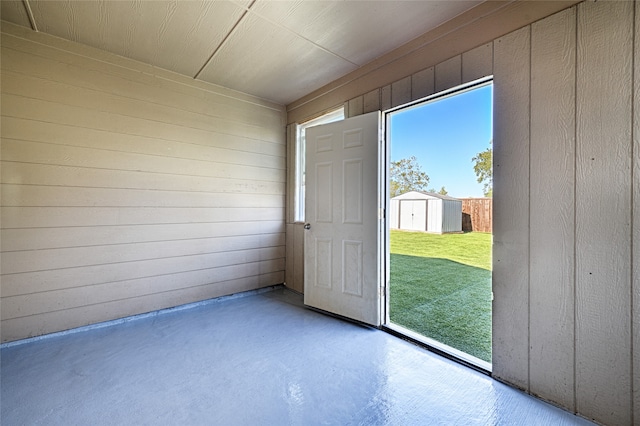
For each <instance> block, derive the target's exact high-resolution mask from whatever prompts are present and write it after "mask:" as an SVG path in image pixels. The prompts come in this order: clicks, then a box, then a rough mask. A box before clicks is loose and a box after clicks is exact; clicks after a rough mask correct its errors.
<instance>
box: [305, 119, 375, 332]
mask: <svg viewBox="0 0 640 426" xmlns="http://www.w3.org/2000/svg"><path fill="white" fill-rule="evenodd" d="M380 135H381V132H380V112H372V113H369V114H365V115H361V116H358V117H353V118H349V119H346V120H343V121H338V122H335V123H330V124H325V125H321V126H316V127H310V128H308V129H307V130H306V138H305V139H306V144H307V145H306V182H305V187H306V189H305V192H306V194H305V196H306V201H305V203H306V204H305V215H306V222H307V223H306V224H305V228H306V230H305V236H304V303H305V304H306V305H308V306H312V307H314V308H318V309H322V310H324V311H328V312H332V313H334V314H338V315H341V316H344V317H347V318H351V319H355V320H358V321H361V322H364V323H367V324H371V325H375V326H379V325H380V324H381V289H382V280H381V277H382V276H383V275H382V274H381V270H382V265H384V262H381V256H382V254H383V252H382V251H381V249H382V243H381V241H382V237H383V233H382V229H383V218H382V217H383V216H382V215H381V214H380V212H381V211H382V209H381V207H382V206H383V205H384V204H383V203H384V198H383V197H381V194H384V192H382V191H381V187H382V180H381V178H380V176H379V173H378V171H379V170H380V164H381V163H382V156H381V154H380V152H381V149H380V147H381V138H380Z"/></svg>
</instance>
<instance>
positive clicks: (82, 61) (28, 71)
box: [1, 22, 286, 342]
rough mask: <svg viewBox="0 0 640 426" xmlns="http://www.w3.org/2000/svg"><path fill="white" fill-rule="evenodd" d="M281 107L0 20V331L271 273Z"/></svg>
mask: <svg viewBox="0 0 640 426" xmlns="http://www.w3.org/2000/svg"><path fill="white" fill-rule="evenodd" d="M285 146H286V144H285V114H284V109H283V107H281V106H279V105H275V104H271V103H268V102H265V101H262V100H259V99H256V98H253V97H250V96H248V95H245V94H241V93H237V92H233V91H231V90H227V89H224V88H221V87H217V86H213V85H208V84H204V83H201V82H196V81H193V80H191V79H188V78H186V77H181V76H178V75H176V74H173V73H170V72H165V71H162V70H158V69H155V68H153V67H150V66H147V65H144V64H140V63H137V62H135V61H131V60H127V59H124V58H120V57H117V56H113V55H110V54H107V53H105V52H101V51H99V50H96V49H92V48H88V47H86V46H81V45H77V44H75V43H71V42H67V41H64V40H60V39H57V38H54V37H50V36H47V35H45V34H38V33H33V32H31V31H28V30H26V29H24V28H21V27H17V26H14V25H11V24H9V23H6V22H3V23H2V147H1V148H2V149H1V156H2V181H1V182H2V198H1V201H2V230H1V232H2V235H1V237H2V240H1V249H2V260H1V268H2V269H1V272H2V287H1V295H2V298H1V316H2V329H1V330H2V341H5V342H6V341H12V340H16V339H22V338H27V337H31V336H37V335H41V334H45V333H50V332H55V331H60V330H65V329H69V328H73V327H78V326H83V325H87V324H92V323H96V322H100V321H105V320H111V319H115V318H119V317H124V316H128V315H133V314H138V313H143V312H149V311H153V310H156V309H161V308H166V307H172V306H176V305H180V304H184V303H189V302H194V301H199V300H203V299H208V298H212V297H217V296H221V295H226V294H231V293H236V292H240V291H244V290H250V289H255V288H259V287H264V286H268V285H273V284H279V283H282V282H283V281H284V260H285V227H284V226H285V225H284V223H285V221H284V212H285V209H284V204H285V180H286V163H285V157H286V150H285Z"/></svg>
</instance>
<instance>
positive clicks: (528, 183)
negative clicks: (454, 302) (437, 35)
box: [288, 1, 640, 425]
mask: <svg viewBox="0 0 640 426" xmlns="http://www.w3.org/2000/svg"><path fill="white" fill-rule="evenodd" d="M638 7H640V5H638V3H637V2H629V1H621V2H591V1H589V2H583V3H580V4H578V5H576V6H573V7H571V8H569V9H566V10H564V11H561V12H559V13H556V14H554V15H551V16H549V17H547V18H545V19H542V20H539V21H537V22H535V23H533V24H530V25H526V26H523V27H522V28H519V29H517V30H515V31H512V32H510V33H508V34H506V35H504V36H501V37H499V38H496V39H495V40H493V42H491V43H488V44H484V45H482V46H480V47H477V48H474V49H472V50H469V51H466V52H464V53H462V55H461V59H460V58H458V57H451V58H449V59H447V60H443V61H442V62H439V63H437V64H433V62H430V60H431V58H432V57H433V56H428V55H427V54H426V53H421V52H420V51H416V52H413V53H411V54H409V55H407V56H403V57H402V59H398V61H397V63H394V64H392V65H389V66H388V67H387V68H386V70H387V71H384V70H377V71H375V73H376V74H375V80H376V81H380V82H381V84H380V85H379V87H378V88H376V87H371V86H367V85H366V84H364V83H363V82H362V81H358V82H357V84H359V85H360V86H358V87H360V88H361V89H362V90H361V94H359V95H358V97H360V96H362V97H363V103H364V104H365V105H366V106H365V108H364V109H365V110H370V109H371V108H373V107H374V106H376V105H377V106H379V107H380V108H381V109H385V108H389V107H390V106H391V104H392V99H394V96H393V90H394V87H396V88H400V90H402V95H401V96H404V94H405V93H407V92H408V91H410V93H411V94H412V100H415V99H418V98H420V97H422V96H426V95H428V94H430V93H432V92H433V91H434V90H436V88H437V89H438V90H441V89H447V88H449V87H446V86H448V85H451V84H456V83H458V82H460V78H462V82H466V81H470V80H474V79H476V78H479V77H482V76H484V75H491V74H493V76H494V99H495V105H494V120H495V122H494V203H495V204H494V256H493V257H494V260H493V270H494V273H493V291H494V304H493V315H494V318H493V327H494V328H493V376H494V377H495V378H497V379H499V380H502V381H505V382H508V383H510V384H512V385H514V386H517V387H519V388H522V389H523V390H525V391H527V392H529V393H531V394H534V395H537V396H540V397H542V398H544V399H546V400H549V401H551V402H553V403H554V404H557V405H560V406H562V407H564V408H566V409H568V410H570V411H574V412H577V413H578V414H580V415H582V416H585V417H587V418H589V419H594V420H596V421H597V422H600V423H603V424H618V425H632V424H637V423H638V421H639V419H640V352H638V350H637V348H638V346H640V345H639V343H638V342H639V340H638V339H639V338H638V336H639V335H640V333H638V330H640V314H639V312H640V308H639V307H638V306H637V305H638V303H639V302H638V300H640V286H639V284H638V278H637V275H638V270H639V268H640V266H639V265H640V261H639V260H638V259H637V258H638V256H637V253H636V252H637V248H638V246H640V244H639V243H638V241H637V235H638V231H637V229H636V228H637V226H638V223H637V221H638V217H640V213H638V209H639V208H640V207H638V203H639V201H638V200H640V196H638V193H639V191H638V187H639V185H638V179H639V178H638V176H639V175H640V173H638V171H637V167H638V166H637V165H638V161H639V160H638V152H640V149H638V146H637V139H638V138H637V135H638V133H639V131H638V126H640V118H639V115H638V114H639V113H638V111H639V110H640V108H638V106H637V105H635V103H637V99H638V93H637V91H638V90H640V89H638V88H639V87H640V84H639V83H638V82H637V81H635V80H637V78H638V77H637V76H638V75H640V73H639V72H638V64H637V62H636V63H635V64H634V62H633V61H634V59H635V61H637V58H638V55H637V54H636V55H635V56H634V48H635V49H638V45H639V44H638V43H637V40H636V42H635V44H634V43H633V40H634V39H637V37H638V36H639V34H640V27H639V26H638V25H637V24H636V25H635V26H634V16H635V19H636V20H637V19H640V18H638V16H640V14H639V12H638V10H635V13H634V10H633V9H634V8H635V9H637V8H638ZM455 34H456V33H454V35H455ZM459 36H460V39H462V38H463V35H461V34H460V35H459ZM437 48H438V46H437V43H435V42H434V44H433V45H431V46H425V47H424V48H423V50H424V51H425V52H426V51H429V52H431V53H433V50H434V49H437ZM442 50H443V51H444V49H442ZM442 55H443V53H442V51H438V52H436V53H435V57H441V56H442ZM409 62H410V63H412V64H413V63H419V62H422V63H424V64H425V68H424V69H423V70H422V71H416V70H409V71H410V72H412V75H411V77H412V78H411V88H410V90H409V88H407V87H406V84H407V83H406V75H405V74H403V73H402V71H399V69H400V63H409ZM384 72H387V74H384ZM449 74H450V75H449ZM460 76H462V77H460ZM371 79H373V77H371ZM363 80H364V78H363ZM327 87H328V88H332V87H333V86H331V85H329V86H327ZM355 88H356V82H355V81H354V83H352V84H351V86H349V87H345V88H344V89H335V90H331V92H330V93H329V92H328V93H327V95H326V99H324V98H322V96H318V98H317V99H316V100H315V101H314V102H316V104H317V105H318V106H321V105H322V104H323V102H332V101H333V100H334V99H336V98H337V97H339V96H340V95H341V94H342V95H343V96H345V97H346V98H347V99H343V100H342V101H343V102H347V103H351V100H352V99H353V96H354V94H353V91H354V90H355ZM634 89H635V91H636V92H635V93H634ZM320 92H321V91H318V93H320ZM311 104H312V103H311V102H308V103H304V105H303V106H300V105H302V102H296V103H294V105H293V106H290V108H289V110H290V113H289V118H288V121H289V122H291V121H295V120H297V119H298V118H297V117H298V116H299V115H300V114H301V113H302V112H303V111H310V110H312V109H313V108H312V105H311ZM634 105H635V107H634ZM316 112H318V111H316Z"/></svg>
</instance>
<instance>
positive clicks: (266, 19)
mask: <svg viewBox="0 0 640 426" xmlns="http://www.w3.org/2000/svg"><path fill="white" fill-rule="evenodd" d="M256 1H257V0H254V1H253V2H252V3H251V4H250V5H249V6H248V7H246V8H245V9H246V11H247V12H251V14H252V15H255V16H257V17H258V18H260V19H262V20H264V21H267V22H268V23H270V24H271V25H275V26H276V27H278V28H280V29H283V30H285V31H287V32H288V33H290V34H293V35H294V36H296V37H298V38H300V39H302V40H304V41H306V42H307V43H311V44H312V45H314V46H315V47H317V48H318V49H320V50H322V51H324V52H326V53H328V54H330V55H332V56H335V57H336V58H338V59H342V60H343V61H346V62H348V63H350V64H351V65H353V66H356V67H360V66H361V64H358V63H356V62H353V61H351V60H349V59H347V58H345V57H344V56H341V55H339V54H337V53H336V52H333V51H331V50H329V49H327V48H326V47H324V46H322V45H320V44H318V43H316V42H315V41H313V40H311V39H308V38H307V37H305V36H303V35H302V34H300V33H297V32H295V31H294V30H292V29H291V28H289V27H287V26H286V25H282V24H280V23H278V22H275V21H273V20H271V19H269V18H267V17H266V16H264V15H261V14H260V13H258V12H256V11H255V10H249V8H250V7H251V6H253V3H255V2H256Z"/></svg>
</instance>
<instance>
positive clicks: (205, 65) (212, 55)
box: [25, 0, 256, 79]
mask: <svg viewBox="0 0 640 426" xmlns="http://www.w3.org/2000/svg"><path fill="white" fill-rule="evenodd" d="M25 1H26V0H25ZM255 3H256V0H252V1H251V3H250V4H249V6H247V7H243V6H240V5H238V4H237V3H234V4H235V5H236V6H239V7H241V8H243V9H244V12H242V15H240V17H239V18H238V20H237V21H236V23H235V24H234V25H233V27H231V29H230V30H229V32H228V33H227V35H226V36H224V38H223V39H222V41H221V42H220V44H219V45H218V46H217V47H216V48H215V49H214V50H213V52H212V53H211V56H209V59H207V60H206V61H205V63H204V65H202V67H200V69H199V70H198V72H197V73H196V75H194V76H193V78H194V79H196V78H198V77H199V76H200V74H202V71H204V69H205V68H206V67H207V66H208V65H209V64H210V63H211V61H212V60H213V58H214V56H216V54H217V53H218V52H219V51H220V49H221V48H222V46H224V45H225V43H226V42H227V40H229V37H231V34H233V32H234V31H235V30H236V28H238V25H240V22H242V20H243V19H244V18H245V17H246V16H247V13H249V11H250V9H251V7H252V6H253V5H254V4H255Z"/></svg>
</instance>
